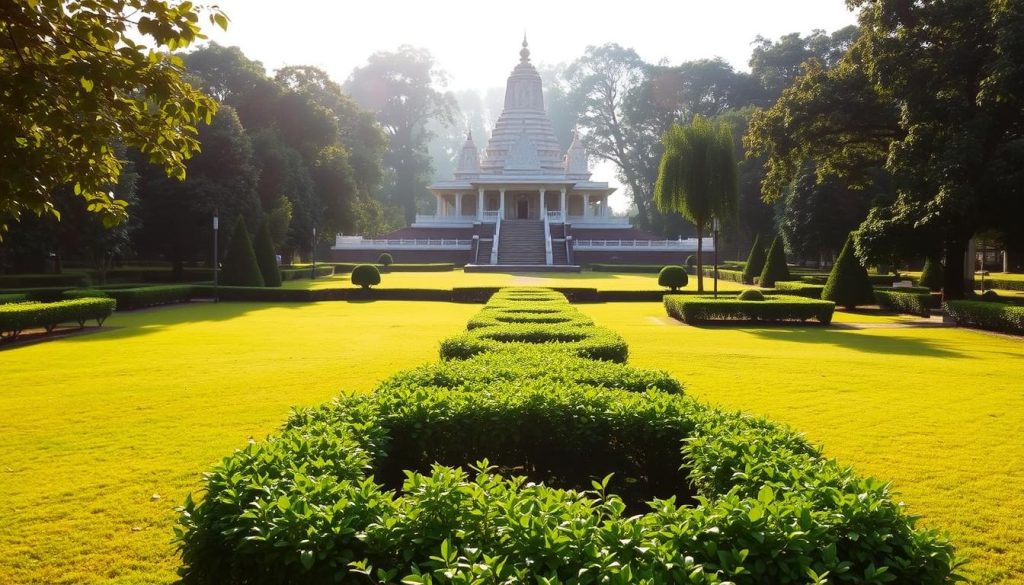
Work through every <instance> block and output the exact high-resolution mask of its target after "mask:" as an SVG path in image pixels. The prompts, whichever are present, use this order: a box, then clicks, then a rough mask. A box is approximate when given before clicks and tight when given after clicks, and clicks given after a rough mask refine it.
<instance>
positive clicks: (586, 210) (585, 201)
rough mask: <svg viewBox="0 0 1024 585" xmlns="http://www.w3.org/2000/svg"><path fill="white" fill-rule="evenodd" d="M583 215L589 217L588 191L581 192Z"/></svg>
mask: <svg viewBox="0 0 1024 585" xmlns="http://www.w3.org/2000/svg"><path fill="white" fill-rule="evenodd" d="M583 217H590V193H584V194H583Z"/></svg>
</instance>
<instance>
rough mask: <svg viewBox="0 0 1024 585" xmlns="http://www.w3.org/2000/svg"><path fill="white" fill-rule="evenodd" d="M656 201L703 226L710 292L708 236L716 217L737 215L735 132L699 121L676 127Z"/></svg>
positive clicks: (700, 285) (700, 283)
mask: <svg viewBox="0 0 1024 585" xmlns="http://www.w3.org/2000/svg"><path fill="white" fill-rule="evenodd" d="M662 142H663V144H664V149H665V153H664V154H663V155H662V157H661V165H660V168H659V171H658V182H657V183H656V184H655V187H654V196H655V201H656V203H657V205H658V208H659V209H661V210H663V211H677V212H679V213H681V214H682V215H683V216H684V217H686V218H687V219H689V220H690V221H692V222H693V223H694V225H695V226H696V227H697V238H698V239H697V290H698V291H700V292H703V291H704V274H703V270H704V259H703V257H702V256H703V252H704V246H703V237H704V234H705V233H706V232H705V230H706V229H707V228H709V227H710V225H711V221H712V218H718V219H719V220H728V219H731V218H732V217H733V216H734V215H735V213H736V199H737V181H736V159H735V155H734V151H733V149H734V145H733V139H732V130H731V129H730V128H729V127H728V126H727V125H725V124H721V123H712V122H710V121H708V120H706V119H705V118H702V117H700V116H697V117H695V118H694V119H693V122H691V123H690V124H689V125H687V126H680V125H678V124H673V125H672V127H671V128H670V129H669V131H668V132H666V133H665V136H664V138H663V140H662Z"/></svg>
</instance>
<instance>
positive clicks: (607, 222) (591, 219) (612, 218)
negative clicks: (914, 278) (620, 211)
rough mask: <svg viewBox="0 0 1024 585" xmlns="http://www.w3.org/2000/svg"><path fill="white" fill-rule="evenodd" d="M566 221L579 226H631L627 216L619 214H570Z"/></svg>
mask: <svg viewBox="0 0 1024 585" xmlns="http://www.w3.org/2000/svg"><path fill="white" fill-rule="evenodd" d="M549 213H550V212H549ZM555 213H558V212H555ZM566 223H570V224H572V225H576V226H580V227H620V228H628V227H632V224H631V223H630V221H629V218H628V217H624V216H620V215H570V216H569V217H568V218H567V219H566Z"/></svg>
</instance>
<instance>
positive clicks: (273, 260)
mask: <svg viewBox="0 0 1024 585" xmlns="http://www.w3.org/2000/svg"><path fill="white" fill-rule="evenodd" d="M253 253H254V254H255V255H256V264H257V265H258V266H259V268H260V275H261V276H262V277H263V285H264V286H281V269H280V268H279V267H278V265H277V253H276V252H275V251H274V242H273V241H272V240H271V237H270V226H269V225H268V223H267V222H266V221H264V222H263V223H261V224H260V229H259V230H258V231H257V232H256V241H255V242H253Z"/></svg>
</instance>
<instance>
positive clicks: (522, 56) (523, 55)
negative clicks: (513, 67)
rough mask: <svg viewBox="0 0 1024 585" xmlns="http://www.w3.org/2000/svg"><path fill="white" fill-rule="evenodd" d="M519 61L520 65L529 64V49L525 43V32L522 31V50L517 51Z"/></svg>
mask: <svg viewBox="0 0 1024 585" xmlns="http://www.w3.org/2000/svg"><path fill="white" fill-rule="evenodd" d="M519 61H520V62H521V63H529V62H530V49H529V45H527V43H526V31H525V30H524V31H523V48H522V49H521V50H520V51H519Z"/></svg>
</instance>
